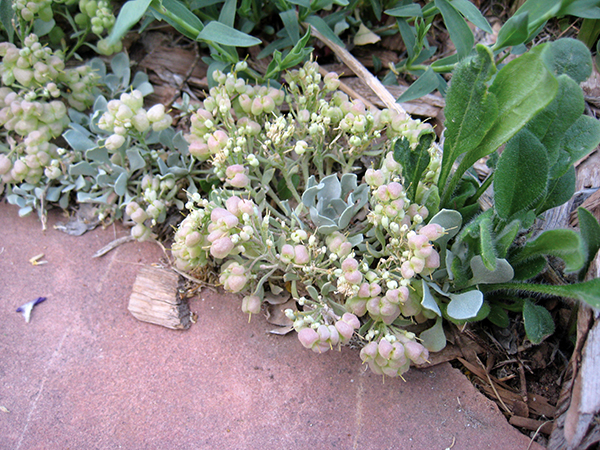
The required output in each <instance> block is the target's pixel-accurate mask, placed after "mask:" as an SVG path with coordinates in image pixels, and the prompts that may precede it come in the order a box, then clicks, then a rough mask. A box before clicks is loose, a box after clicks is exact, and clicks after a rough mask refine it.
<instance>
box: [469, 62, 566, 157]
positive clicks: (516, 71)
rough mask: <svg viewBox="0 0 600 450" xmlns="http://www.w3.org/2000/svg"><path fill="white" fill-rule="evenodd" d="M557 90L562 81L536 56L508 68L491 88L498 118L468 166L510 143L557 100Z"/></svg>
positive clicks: (500, 74)
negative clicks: (511, 139)
mask: <svg viewBox="0 0 600 450" xmlns="http://www.w3.org/2000/svg"><path fill="white" fill-rule="evenodd" d="M557 90H558V81H556V79H555V78H554V76H553V75H552V74H551V73H550V72H549V71H548V69H547V68H546V66H545V65H544V63H543V62H542V60H541V57H540V56H539V55H538V54H536V53H533V52H529V53H526V54H525V55H522V56H520V57H519V58H517V59H514V60H513V61H511V62H509V63H508V64H507V65H506V66H504V67H503V68H502V70H500V71H499V72H498V74H497V75H496V78H494V82H493V83H492V85H491V86H490V92H491V93H493V94H495V95H496V99H497V101H498V118H497V119H496V122H495V123H494V125H493V126H492V128H491V129H490V130H489V132H488V133H487V134H486V136H485V139H484V140H483V142H482V145H480V146H479V149H478V151H477V152H474V153H473V154H472V155H469V158H468V161H469V162H468V166H469V167H470V166H471V165H472V164H473V162H475V161H477V160H478V159H479V158H482V157H483V156H486V155H489V154H490V153H491V152H493V151H494V150H496V149H497V148H498V147H500V145H502V144H503V143H505V142H507V141H508V140H509V139H510V138H511V137H512V136H514V135H515V134H516V133H517V131H519V130H520V129H521V128H522V127H523V126H524V125H525V124H526V123H527V122H528V121H529V120H530V119H531V118H532V117H533V116H535V115H536V114H537V113H538V112H539V111H541V110H542V109H544V108H545V107H546V106H547V105H548V104H549V103H550V102H551V101H552V100H553V99H554V97H555V96H556V93H557ZM465 164H467V163H465ZM461 165H462V164H461Z"/></svg>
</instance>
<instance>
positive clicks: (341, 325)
mask: <svg viewBox="0 0 600 450" xmlns="http://www.w3.org/2000/svg"><path fill="white" fill-rule="evenodd" d="M335 328H336V329H337V331H338V333H339V334H340V336H341V338H342V342H347V341H349V340H350V338H351V337H352V335H353V334H354V328H352V326H351V325H350V324H348V323H346V322H344V321H343V320H338V321H337V322H336V323H335Z"/></svg>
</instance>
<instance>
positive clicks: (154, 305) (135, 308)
mask: <svg viewBox="0 0 600 450" xmlns="http://www.w3.org/2000/svg"><path fill="white" fill-rule="evenodd" d="M178 284H179V275H178V274H176V273H175V272H173V271H171V270H167V269H163V268H160V267H153V266H144V267H142V268H141V269H140V271H139V273H138V275H137V278H136V279H135V283H134V284H133V292H132V293H131V297H130V298H129V307H128V309H129V311H130V312H131V314H133V316H134V317H135V318H136V319H138V320H141V321H143V322H149V323H153V324H156V325H161V326H163V327H167V328H171V329H174V330H180V329H186V328H189V326H190V308H189V306H188V303H187V300H185V299H182V298H181V296H180V295H179V293H178V289H177V288H178Z"/></svg>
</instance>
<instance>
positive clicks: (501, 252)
mask: <svg viewBox="0 0 600 450" xmlns="http://www.w3.org/2000/svg"><path fill="white" fill-rule="evenodd" d="M520 229H521V221H520V220H517V219H515V220H513V221H511V222H510V223H509V224H507V225H506V226H505V227H504V228H502V230H501V231H499V232H498V234H497V235H496V241H495V244H496V252H497V253H498V256H499V257H500V258H505V257H506V254H507V252H508V249H509V248H510V246H511V245H512V244H513V242H515V238H516V237H517V234H518V233H519V230H520Z"/></svg>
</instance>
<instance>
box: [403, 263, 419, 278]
mask: <svg viewBox="0 0 600 450" xmlns="http://www.w3.org/2000/svg"><path fill="white" fill-rule="evenodd" d="M400 272H401V273H402V276H403V277H404V278H406V279H409V278H412V277H414V276H415V271H414V270H413V268H412V266H411V264H410V261H404V262H403V263H402V266H401V267H400Z"/></svg>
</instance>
